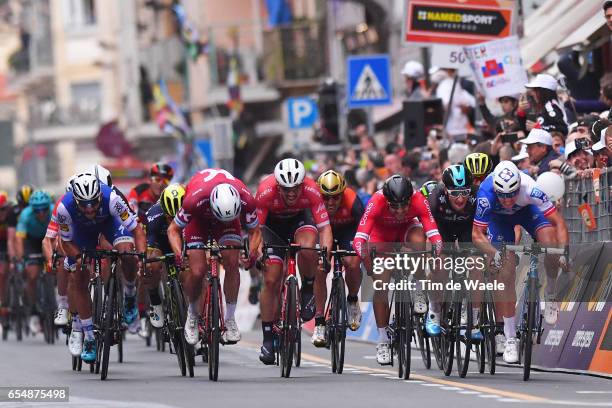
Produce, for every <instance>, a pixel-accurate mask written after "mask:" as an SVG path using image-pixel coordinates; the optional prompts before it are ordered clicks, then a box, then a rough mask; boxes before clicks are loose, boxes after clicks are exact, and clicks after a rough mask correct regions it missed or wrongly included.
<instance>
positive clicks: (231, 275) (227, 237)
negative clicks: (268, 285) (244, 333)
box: [215, 220, 242, 342]
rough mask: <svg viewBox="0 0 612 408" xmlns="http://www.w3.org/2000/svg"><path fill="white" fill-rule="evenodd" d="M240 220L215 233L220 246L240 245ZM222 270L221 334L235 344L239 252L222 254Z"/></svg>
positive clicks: (238, 333)
mask: <svg viewBox="0 0 612 408" xmlns="http://www.w3.org/2000/svg"><path fill="white" fill-rule="evenodd" d="M240 232H241V231H240V220H234V221H233V222H232V223H231V224H229V225H224V226H223V228H222V229H218V230H216V231H215V235H216V236H215V239H217V241H218V242H219V244H220V245H240V243H241V241H242V237H241V235H240ZM222 255H223V260H222V261H221V262H222V264H223V269H224V271H225V279H224V282H223V291H224V293H225V328H226V331H225V332H224V333H223V337H224V340H225V341H229V342H237V341H239V340H240V331H239V330H238V325H237V324H236V320H235V318H234V313H235V311H236V303H237V301H238V290H239V289H240V270H239V268H238V263H239V258H240V251H239V250H236V249H234V250H227V251H223V252H222Z"/></svg>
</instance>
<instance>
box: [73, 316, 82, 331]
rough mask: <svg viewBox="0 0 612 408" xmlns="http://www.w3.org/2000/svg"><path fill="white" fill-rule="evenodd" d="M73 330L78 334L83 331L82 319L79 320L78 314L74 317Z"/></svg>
mask: <svg viewBox="0 0 612 408" xmlns="http://www.w3.org/2000/svg"><path fill="white" fill-rule="evenodd" d="M72 330H73V331H77V332H80V331H83V326H82V325H81V319H79V315H78V314H76V313H75V314H73V315H72Z"/></svg>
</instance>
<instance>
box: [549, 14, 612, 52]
mask: <svg viewBox="0 0 612 408" xmlns="http://www.w3.org/2000/svg"><path fill="white" fill-rule="evenodd" d="M605 25H606V21H605V19H604V18H603V17H602V14H601V10H599V11H598V12H597V13H596V14H594V15H593V16H592V17H591V18H590V19H589V21H587V22H586V23H584V24H583V25H582V26H581V27H580V28H579V29H578V30H576V31H574V32H573V33H572V34H571V35H570V36H569V37H567V38H566V39H565V40H563V41H562V42H561V44H559V45H558V46H557V49H564V48H570V47H573V46H575V45H580V44H586V43H587V42H588V40H589V38H590V37H592V36H593V35H594V34H595V33H597V31H599V30H601V29H602V28H604V26H605ZM607 31H608V28H607V27H606V32H607Z"/></svg>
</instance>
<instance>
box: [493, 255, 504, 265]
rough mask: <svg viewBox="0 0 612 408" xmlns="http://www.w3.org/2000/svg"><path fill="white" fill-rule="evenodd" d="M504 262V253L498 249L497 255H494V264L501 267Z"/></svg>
mask: <svg viewBox="0 0 612 408" xmlns="http://www.w3.org/2000/svg"><path fill="white" fill-rule="evenodd" d="M502 263H503V257H502V254H501V252H499V251H496V252H495V256H494V257H493V265H495V267H496V268H498V269H499V268H501V267H502Z"/></svg>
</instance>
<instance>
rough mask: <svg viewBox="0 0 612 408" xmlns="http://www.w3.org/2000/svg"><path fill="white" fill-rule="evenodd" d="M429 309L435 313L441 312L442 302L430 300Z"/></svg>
mask: <svg viewBox="0 0 612 408" xmlns="http://www.w3.org/2000/svg"><path fill="white" fill-rule="evenodd" d="M429 310H430V311H432V312H434V313H435V314H440V303H439V302H432V301H431V300H430V301H429Z"/></svg>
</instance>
